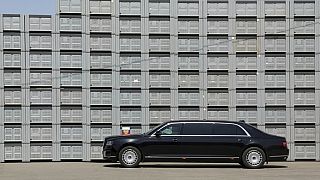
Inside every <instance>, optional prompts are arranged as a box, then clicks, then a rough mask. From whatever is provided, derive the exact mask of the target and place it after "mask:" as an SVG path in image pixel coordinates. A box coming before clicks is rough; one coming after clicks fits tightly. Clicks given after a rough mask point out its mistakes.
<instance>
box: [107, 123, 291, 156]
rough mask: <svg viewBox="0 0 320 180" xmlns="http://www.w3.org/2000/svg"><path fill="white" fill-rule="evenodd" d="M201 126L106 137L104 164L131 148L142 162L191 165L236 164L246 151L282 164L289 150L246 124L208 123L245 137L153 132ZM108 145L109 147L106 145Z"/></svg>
mask: <svg viewBox="0 0 320 180" xmlns="http://www.w3.org/2000/svg"><path fill="white" fill-rule="evenodd" d="M190 122H191V123H202V122H206V123H208V121H171V122H167V123H164V124H163V125H162V126H160V127H157V129H155V130H153V131H150V132H149V133H147V134H141V135H129V136H111V137H106V138H105V142H104V145H103V157H104V159H105V160H109V161H113V162H115V161H117V160H118V154H119V152H120V150H121V149H122V148H123V147H125V146H129V145H130V146H135V147H137V148H138V149H139V150H140V151H141V154H142V156H143V157H142V160H143V161H191V162H239V161H240V159H241V156H242V153H243V152H244V150H245V149H247V148H249V147H259V148H261V149H263V150H264V152H265V154H266V158H267V161H269V162H270V161H284V160H286V159H287V157H288V154H289V150H288V148H287V147H284V146H283V142H286V140H285V138H283V137H279V136H274V135H269V134H267V133H264V132H262V131H260V130H258V129H256V128H254V127H252V126H251V125H248V124H246V123H239V122H231V121H228V122H226V121H209V123H210V122H212V123H217V122H218V123H234V124H235V125H239V126H241V127H242V128H243V129H245V130H246V131H247V133H248V135H231V136H230V135H226V136H223V135H219V136H217V135H162V136H156V135H155V132H157V131H158V130H160V129H161V128H163V127H165V126H167V125H168V124H170V123H190ZM107 141H112V145H110V144H109V145H107Z"/></svg>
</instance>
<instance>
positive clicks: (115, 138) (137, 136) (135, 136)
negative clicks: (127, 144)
mask: <svg viewBox="0 0 320 180" xmlns="http://www.w3.org/2000/svg"><path fill="white" fill-rule="evenodd" d="M142 136H143V135H142V134H139V135H128V136H108V137H106V138H105V140H107V141H112V140H117V139H128V138H130V139H136V138H140V137H142Z"/></svg>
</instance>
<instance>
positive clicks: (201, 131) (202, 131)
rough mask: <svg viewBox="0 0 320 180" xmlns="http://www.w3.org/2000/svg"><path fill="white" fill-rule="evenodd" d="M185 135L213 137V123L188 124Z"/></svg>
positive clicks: (184, 130)
mask: <svg viewBox="0 0 320 180" xmlns="http://www.w3.org/2000/svg"><path fill="white" fill-rule="evenodd" d="M182 134H183V135H211V134H212V124H211V123H187V124H184V126H183V133H182Z"/></svg>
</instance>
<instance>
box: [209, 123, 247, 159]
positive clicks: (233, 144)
mask: <svg viewBox="0 0 320 180" xmlns="http://www.w3.org/2000/svg"><path fill="white" fill-rule="evenodd" d="M248 141H249V136H248V134H246V132H245V131H244V130H243V129H242V128H241V127H240V126H238V125H236V124H232V123H214V124H213V136H212V139H211V143H210V144H211V147H210V148H209V149H210V151H211V152H212V155H213V156H215V157H239V156H240V155H241V153H242V150H243V148H244V147H245V145H246V143H247V142H248Z"/></svg>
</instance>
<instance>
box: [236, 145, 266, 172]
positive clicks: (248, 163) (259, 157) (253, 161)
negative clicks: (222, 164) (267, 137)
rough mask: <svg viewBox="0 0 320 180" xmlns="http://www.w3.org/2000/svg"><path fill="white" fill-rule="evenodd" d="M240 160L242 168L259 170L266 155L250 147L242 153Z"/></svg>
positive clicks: (258, 149)
mask: <svg viewBox="0 0 320 180" xmlns="http://www.w3.org/2000/svg"><path fill="white" fill-rule="evenodd" d="M241 160H242V164H243V166H244V167H246V168H249V169H259V168H262V167H263V165H264V163H265V162H266V154H265V153H264V151H263V150H262V149H261V148H258V147H250V148H248V149H246V150H245V151H244V152H243V154H242V157H241Z"/></svg>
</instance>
